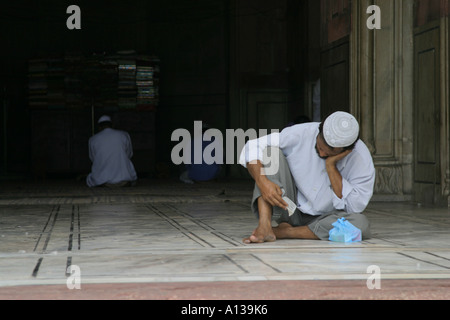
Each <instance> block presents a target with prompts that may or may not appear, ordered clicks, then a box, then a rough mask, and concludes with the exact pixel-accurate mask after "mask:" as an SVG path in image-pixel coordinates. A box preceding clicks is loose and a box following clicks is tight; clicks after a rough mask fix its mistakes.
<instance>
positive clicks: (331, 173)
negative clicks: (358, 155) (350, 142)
mask: <svg viewBox="0 0 450 320" xmlns="http://www.w3.org/2000/svg"><path fill="white" fill-rule="evenodd" d="M351 152H352V150H347V151H344V152H342V153H340V154H338V155H337V156H332V157H328V158H327V160H326V162H325V163H326V169H327V173H328V177H329V178H330V183H331V188H332V189H333V191H334V193H335V194H336V196H337V197H338V198H339V199H342V197H343V194H342V188H343V185H342V176H341V173H340V172H339V170H338V169H337V167H336V164H337V163H338V162H339V161H340V160H342V159H344V158H345V157H346V156H348V155H349V154H350V153H351Z"/></svg>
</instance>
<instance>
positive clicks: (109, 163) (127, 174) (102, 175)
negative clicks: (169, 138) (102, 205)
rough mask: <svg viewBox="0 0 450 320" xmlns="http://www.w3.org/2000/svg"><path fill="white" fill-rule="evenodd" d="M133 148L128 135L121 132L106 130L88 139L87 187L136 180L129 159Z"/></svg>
mask: <svg viewBox="0 0 450 320" xmlns="http://www.w3.org/2000/svg"><path fill="white" fill-rule="evenodd" d="M132 156H133V147H132V145H131V139H130V135H129V134H128V133H127V132H125V131H121V130H115V129H111V128H106V129H104V130H102V131H100V132H99V133H97V134H96V135H94V136H92V137H91V138H90V139H89V157H90V159H91V161H92V172H91V173H90V174H89V175H88V177H87V179H86V182H87V185H88V186H89V187H95V186H99V185H102V184H104V183H112V184H114V183H119V182H123V181H135V180H137V174H136V171H135V169H134V166H133V163H132V162H131V160H130V159H131V157H132Z"/></svg>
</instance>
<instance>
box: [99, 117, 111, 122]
mask: <svg viewBox="0 0 450 320" xmlns="http://www.w3.org/2000/svg"><path fill="white" fill-rule="evenodd" d="M102 122H111V118H110V117H109V116H106V115H105V116H101V117H100V119H98V123H102Z"/></svg>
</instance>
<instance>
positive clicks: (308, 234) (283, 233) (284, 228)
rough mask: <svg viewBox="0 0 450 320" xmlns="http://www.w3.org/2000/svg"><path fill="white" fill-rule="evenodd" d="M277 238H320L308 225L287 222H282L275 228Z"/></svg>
mask: <svg viewBox="0 0 450 320" xmlns="http://www.w3.org/2000/svg"><path fill="white" fill-rule="evenodd" d="M273 233H274V234H275V237H276V238H277V239H307V240H319V238H318V237H317V236H316V235H315V234H314V233H313V232H312V231H311V229H309V228H308V227H307V226H300V227H293V226H291V225H290V224H289V223H287V222H282V223H280V224H279V225H278V227H275V228H273Z"/></svg>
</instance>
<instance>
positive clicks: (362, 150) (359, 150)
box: [351, 139, 373, 163]
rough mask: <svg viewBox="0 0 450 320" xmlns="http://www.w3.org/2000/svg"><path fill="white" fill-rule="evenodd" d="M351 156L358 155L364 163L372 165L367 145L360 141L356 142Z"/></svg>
mask: <svg viewBox="0 0 450 320" xmlns="http://www.w3.org/2000/svg"><path fill="white" fill-rule="evenodd" d="M351 154H358V155H359V156H360V157H361V158H362V159H363V160H364V161H368V162H370V163H373V160H372V154H371V153H370V150H369V148H368V147H367V145H366V144H365V143H364V141H362V140H361V139H359V140H358V142H357V143H356V145H355V148H354V150H353V151H352V153H351Z"/></svg>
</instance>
